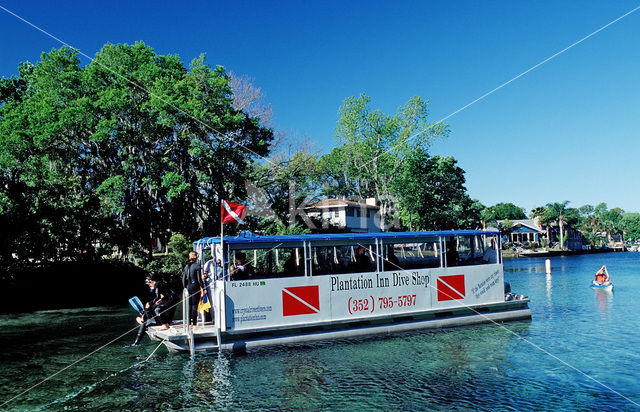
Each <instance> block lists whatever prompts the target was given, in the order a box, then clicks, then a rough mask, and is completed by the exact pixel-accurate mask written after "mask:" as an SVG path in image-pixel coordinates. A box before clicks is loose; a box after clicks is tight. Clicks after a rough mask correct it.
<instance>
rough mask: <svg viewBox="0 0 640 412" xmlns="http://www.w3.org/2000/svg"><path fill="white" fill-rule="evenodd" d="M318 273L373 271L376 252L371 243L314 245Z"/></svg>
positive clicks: (314, 264)
mask: <svg viewBox="0 0 640 412" xmlns="http://www.w3.org/2000/svg"><path fill="white" fill-rule="evenodd" d="M311 249H312V253H313V257H314V259H313V262H312V264H313V269H312V273H313V275H314V276H316V275H329V274H340V273H357V272H373V271H374V270H375V268H376V264H375V252H373V249H372V246H370V245H357V244H355V245H343V246H312V247H311Z"/></svg>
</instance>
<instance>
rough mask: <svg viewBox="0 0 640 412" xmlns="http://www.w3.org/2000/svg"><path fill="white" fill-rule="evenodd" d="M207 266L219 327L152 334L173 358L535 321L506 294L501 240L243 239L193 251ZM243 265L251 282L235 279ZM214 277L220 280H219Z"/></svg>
mask: <svg viewBox="0 0 640 412" xmlns="http://www.w3.org/2000/svg"><path fill="white" fill-rule="evenodd" d="M194 249H195V250H196V251H197V252H198V255H199V258H200V259H201V264H203V266H204V263H205V261H207V260H209V259H213V262H218V261H220V262H222V263H221V265H219V266H217V265H216V264H215V263H214V264H213V265H211V267H212V268H214V269H213V270H212V272H213V273H218V279H216V280H214V281H212V282H211V285H210V289H211V295H212V299H211V300H212V302H211V304H212V308H211V313H212V319H213V320H212V321H211V322H205V323H201V324H200V325H198V326H197V327H196V328H194V329H193V330H190V329H189V328H188V327H187V322H186V321H185V320H186V319H189V317H188V315H189V314H188V313H187V312H188V305H186V299H185V304H183V321H182V322H174V324H172V326H171V328H170V329H169V330H165V331H159V330H157V328H155V327H151V328H149V330H148V333H149V336H150V337H151V338H152V339H154V340H158V341H163V342H164V344H165V345H166V346H167V348H168V349H169V350H170V351H190V352H191V353H193V352H195V351H211V350H246V349H250V348H253V347H259V346H266V345H280V344H293V343H299V342H309V341H317V340H330V339H337V338H348V337H356V336H370V335H380V334H389V333H396V332H405V331H411V330H418V329H428V328H449V327H455V326H463V325H471V324H478V323H490V322H493V323H496V322H505V321H513V320H521V319H530V318H531V310H530V309H529V307H528V302H529V300H528V299H527V298H526V297H524V296H522V295H514V294H511V293H509V292H510V291H509V290H505V282H504V273H503V266H502V255H501V253H500V233H499V232H494V231H481V230H457V231H433V232H397V233H396V232H382V233H343V234H324V235H320V234H313V235H289V236H259V235H252V234H242V235H240V236H236V237H225V238H223V239H222V240H221V239H220V238H219V237H207V238H203V239H200V240H198V241H196V242H194ZM238 256H245V258H246V263H247V264H248V265H250V266H251V267H252V270H251V272H252V276H251V277H250V278H249V279H245V280H234V279H233V278H232V276H231V275H230V273H231V270H230V269H231V264H233V262H236V258H237V257H238ZM214 276H215V275H214Z"/></svg>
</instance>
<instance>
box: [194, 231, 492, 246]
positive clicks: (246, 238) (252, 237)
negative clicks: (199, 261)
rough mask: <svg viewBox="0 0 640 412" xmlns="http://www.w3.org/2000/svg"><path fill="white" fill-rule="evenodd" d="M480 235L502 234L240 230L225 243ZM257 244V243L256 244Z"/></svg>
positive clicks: (212, 240)
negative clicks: (267, 232) (260, 232)
mask: <svg viewBox="0 0 640 412" xmlns="http://www.w3.org/2000/svg"><path fill="white" fill-rule="evenodd" d="M474 235H475V236H480V235H484V236H486V235H489V236H491V235H500V232H499V231H492V230H438V231H424V232H365V233H325V234H308V235H275V236H263V235H257V234H255V233H251V232H248V231H244V232H240V234H238V235H237V236H229V237H227V236H225V237H224V243H225V244H228V245H234V244H243V245H247V244H265V245H266V244H271V243H301V242H322V243H326V242H332V241H333V242H338V243H341V242H345V241H354V240H355V241H367V240H375V239H383V240H406V241H409V240H412V241H415V240H416V239H418V238H424V237H439V236H474ZM219 243H220V237H218V236H217V237H205V238H202V239H200V240H197V241H195V242H193V246H194V248H195V249H197V248H204V247H209V246H211V245H214V244H219ZM256 246H257V245H256Z"/></svg>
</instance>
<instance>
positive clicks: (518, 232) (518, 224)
mask: <svg viewBox="0 0 640 412" xmlns="http://www.w3.org/2000/svg"><path fill="white" fill-rule="evenodd" d="M502 222H504V220H498V223H502ZM512 222H513V230H512V231H511V234H510V235H509V241H510V242H511V243H525V242H529V243H531V242H538V243H539V242H540V239H541V238H542V237H543V236H544V235H545V231H544V230H543V229H542V227H541V226H540V225H538V224H537V223H536V221H535V220H533V219H522V220H512Z"/></svg>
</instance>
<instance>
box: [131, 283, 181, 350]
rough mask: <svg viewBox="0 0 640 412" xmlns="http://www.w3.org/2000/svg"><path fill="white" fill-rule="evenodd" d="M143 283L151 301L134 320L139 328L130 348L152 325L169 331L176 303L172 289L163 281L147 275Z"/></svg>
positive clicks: (137, 342) (138, 341)
mask: <svg viewBox="0 0 640 412" xmlns="http://www.w3.org/2000/svg"><path fill="white" fill-rule="evenodd" d="M145 283H146V284H147V285H148V286H149V289H151V300H150V301H149V302H147V303H146V304H145V306H144V313H143V314H142V315H141V316H138V317H137V318H136V321H137V322H138V324H140V328H139V329H138V334H137V335H136V339H135V341H134V342H133V344H132V345H131V346H136V345H137V344H139V343H140V340H141V339H142V336H143V335H144V332H145V331H146V330H147V327H149V326H150V325H152V324H156V325H160V328H159V330H167V329H169V324H170V323H171V321H172V320H173V315H174V313H175V311H176V303H177V301H178V299H177V297H176V294H175V292H174V291H173V289H171V288H170V287H169V285H167V283H166V282H165V281H163V280H159V279H158V278H157V276H156V275H154V274H153V273H150V274H148V275H147V278H146V280H145Z"/></svg>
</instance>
